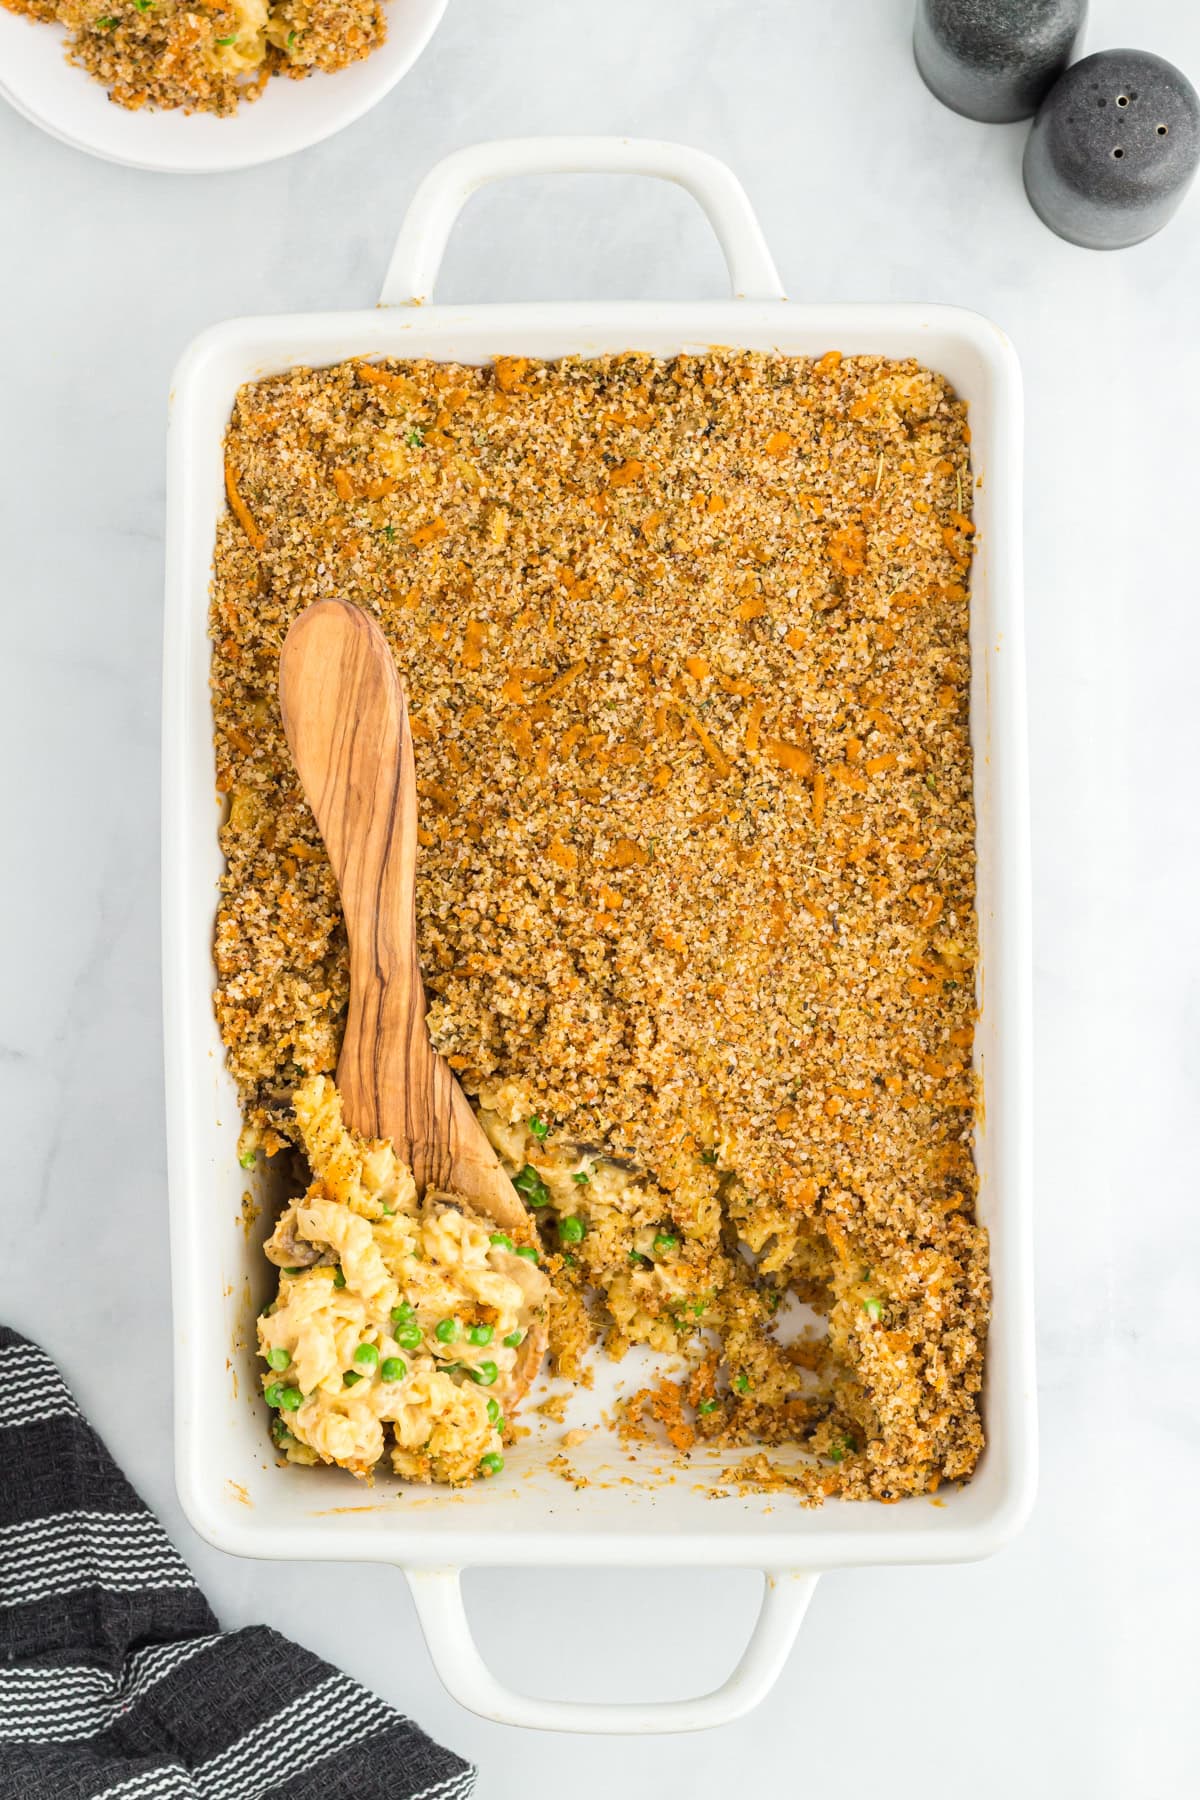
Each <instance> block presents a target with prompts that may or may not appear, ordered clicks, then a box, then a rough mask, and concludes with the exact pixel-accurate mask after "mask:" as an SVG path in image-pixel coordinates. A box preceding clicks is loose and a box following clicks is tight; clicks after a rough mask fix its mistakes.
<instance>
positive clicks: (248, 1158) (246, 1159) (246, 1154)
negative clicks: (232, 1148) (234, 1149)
mask: <svg viewBox="0 0 1200 1800" xmlns="http://www.w3.org/2000/svg"><path fill="white" fill-rule="evenodd" d="M238 1161H239V1162H240V1163H241V1165H242V1167H243V1169H252V1168H253V1167H254V1165H255V1163H256V1162H257V1161H258V1151H257V1150H243V1151H242V1154H241V1155H240V1156H239V1157H238Z"/></svg>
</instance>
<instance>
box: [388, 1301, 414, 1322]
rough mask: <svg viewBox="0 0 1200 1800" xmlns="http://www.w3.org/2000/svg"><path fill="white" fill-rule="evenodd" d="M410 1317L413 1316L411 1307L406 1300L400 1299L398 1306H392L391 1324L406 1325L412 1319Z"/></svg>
mask: <svg viewBox="0 0 1200 1800" xmlns="http://www.w3.org/2000/svg"><path fill="white" fill-rule="evenodd" d="M412 1317H413V1309H412V1307H411V1306H410V1304H409V1302H408V1301H407V1300H402V1301H401V1302H400V1304H399V1306H393V1308H392V1324H393V1325H407V1324H408V1323H409V1321H410V1320H411V1319H412Z"/></svg>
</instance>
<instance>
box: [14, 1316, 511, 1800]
mask: <svg viewBox="0 0 1200 1800" xmlns="http://www.w3.org/2000/svg"><path fill="white" fill-rule="evenodd" d="M475 1773H476V1772H475V1770H474V1769H473V1768H472V1767H471V1766H470V1764H469V1763H465V1762H463V1760H462V1759H461V1757H458V1756H455V1755H454V1754H453V1753H452V1752H451V1751H449V1750H443V1749H442V1747H441V1746H440V1745H439V1744H435V1743H433V1741H432V1740H431V1739H430V1738H427V1737H426V1736H425V1733H424V1732H423V1731H421V1730H420V1729H419V1727H418V1726H416V1725H414V1724H413V1723H412V1721H411V1720H410V1719H406V1718H404V1717H402V1715H401V1714H399V1713H397V1712H394V1711H393V1710H392V1708H391V1707H390V1706H385V1704H384V1703H383V1701H382V1700H380V1699H377V1698H376V1696H375V1695H374V1694H371V1693H368V1692H367V1690H366V1689H365V1688H362V1687H360V1686H359V1685H358V1683H357V1682H355V1681H351V1680H350V1678H349V1677H348V1676H346V1675H342V1674H340V1673H339V1672H338V1670H336V1669H334V1668H331V1667H330V1665H329V1664H328V1663H325V1662H322V1661H321V1659H320V1657H319V1656H314V1655H312V1653H311V1652H310V1651H308V1650H302V1649H301V1648H300V1647H299V1645H297V1644H293V1643H291V1642H290V1641H289V1640H288V1639H287V1638H283V1637H280V1636H279V1634H278V1633H277V1632H274V1631H271V1630H269V1629H268V1628H267V1627H266V1626H265V1625H252V1626H249V1627H248V1628H247V1629H246V1630H244V1631H226V1632H221V1631H218V1630H217V1622H216V1620H215V1619H214V1617H213V1615H212V1613H211V1612H210V1611H209V1608H208V1604H207V1602H206V1601H205V1599H204V1597H203V1595H202V1594H201V1593H200V1590H199V1588H197V1586H196V1584H195V1582H194V1581H193V1580H192V1577H191V1574H190V1572H189V1570H188V1568H187V1565H186V1564H185V1563H184V1562H183V1560H182V1558H181V1557H180V1556H179V1553H178V1552H177V1551H176V1549H175V1547H174V1545H173V1544H172V1543H171V1541H170V1539H169V1538H168V1537H167V1534H166V1532H165V1531H164V1530H163V1528H162V1526H161V1525H160V1524H159V1523H158V1520H157V1519H155V1518H154V1517H153V1516H152V1514H151V1513H149V1512H148V1511H147V1510H146V1508H145V1507H144V1506H143V1505H142V1502H141V1501H140V1500H139V1499H138V1497H137V1495H136V1494H135V1493H134V1491H133V1489H132V1488H131V1487H130V1485H129V1483H128V1482H127V1481H126V1479H125V1477H124V1476H123V1475H122V1473H121V1471H120V1470H119V1469H118V1468H117V1465H116V1464H115V1463H114V1462H113V1460H112V1458H111V1456H110V1455H109V1454H108V1451H107V1450H106V1449H105V1448H104V1445H103V1444H102V1443H101V1442H100V1439H99V1438H98V1437H97V1436H96V1433H95V1432H94V1431H93V1430H92V1428H91V1426H90V1425H89V1424H88V1423H87V1421H86V1420H85V1419H84V1417H83V1415H82V1413H81V1412H80V1410H79V1408H78V1406H77V1405H76V1404H75V1401H74V1400H73V1398H72V1397H71V1394H70V1393H69V1392H68V1390H67V1387H66V1384H65V1383H64V1382H63V1380H62V1377H61V1376H60V1375H59V1373H58V1370H57V1369H56V1368H55V1367H54V1364H53V1363H52V1362H51V1361H50V1359H49V1357H48V1356H47V1355H46V1354H45V1352H44V1351H42V1350H39V1349H38V1347H37V1346H36V1344H31V1343H29V1342H28V1341H27V1340H26V1339H25V1338H22V1337H19V1336H18V1335H17V1333H16V1332H15V1331H9V1330H7V1329H6V1328H5V1327H4V1326H0V1800H267V1797H268V1796H269V1797H270V1800H465V1796H466V1795H468V1794H471V1793H472V1792H473V1791H474V1787H475Z"/></svg>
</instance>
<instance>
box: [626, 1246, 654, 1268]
mask: <svg viewBox="0 0 1200 1800" xmlns="http://www.w3.org/2000/svg"><path fill="white" fill-rule="evenodd" d="M629 1260H630V1262H631V1263H632V1264H633V1266H634V1268H635V1269H648V1268H649V1267H650V1258H649V1257H648V1256H643V1255H642V1253H641V1251H640V1250H631V1251H630V1252H629Z"/></svg>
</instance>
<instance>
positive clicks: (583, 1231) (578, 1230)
mask: <svg viewBox="0 0 1200 1800" xmlns="http://www.w3.org/2000/svg"><path fill="white" fill-rule="evenodd" d="M558 1235H559V1237H560V1238H561V1240H562V1242H563V1243H564V1244H582V1242H583V1240H584V1238H585V1237H586V1236H587V1226H586V1225H585V1224H584V1222H583V1220H582V1219H581V1218H579V1217H578V1216H577V1215H576V1214H574V1213H572V1215H571V1217H570V1218H569V1219H560V1220H559V1221H558Z"/></svg>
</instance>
